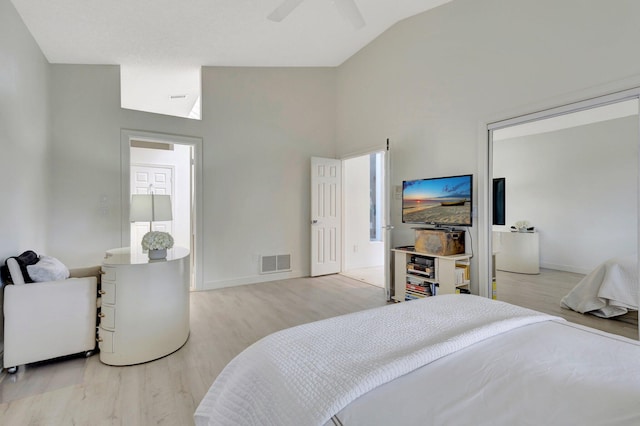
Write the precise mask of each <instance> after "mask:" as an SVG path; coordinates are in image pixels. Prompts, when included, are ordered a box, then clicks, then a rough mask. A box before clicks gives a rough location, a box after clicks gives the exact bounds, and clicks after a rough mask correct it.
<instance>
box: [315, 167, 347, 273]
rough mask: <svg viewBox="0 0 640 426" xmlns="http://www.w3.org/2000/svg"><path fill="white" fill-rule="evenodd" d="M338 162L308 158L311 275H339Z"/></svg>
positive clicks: (339, 193)
mask: <svg viewBox="0 0 640 426" xmlns="http://www.w3.org/2000/svg"><path fill="white" fill-rule="evenodd" d="M341 175H342V161H340V160H335V159H333V158H319V157H312V158H311V276H312V277H317V276H319V275H327V274H336V273H338V272H340V259H341V257H342V254H341V251H340V248H341V247H342V232H341V220H340V219H341V215H342V209H341V207H340V200H341V197H342V183H341V179H342V176H341Z"/></svg>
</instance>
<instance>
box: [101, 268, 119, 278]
mask: <svg viewBox="0 0 640 426" xmlns="http://www.w3.org/2000/svg"><path fill="white" fill-rule="evenodd" d="M105 280H106V281H115V280H116V268H110V267H108V266H103V267H102V281H105Z"/></svg>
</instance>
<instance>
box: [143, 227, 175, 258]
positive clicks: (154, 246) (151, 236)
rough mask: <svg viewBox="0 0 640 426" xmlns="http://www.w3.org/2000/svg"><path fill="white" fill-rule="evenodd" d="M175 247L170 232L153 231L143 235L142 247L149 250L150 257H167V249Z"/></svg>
mask: <svg viewBox="0 0 640 426" xmlns="http://www.w3.org/2000/svg"><path fill="white" fill-rule="evenodd" d="M171 247H173V237H172V236H171V234H169V233H168V232H160V231H151V232H147V233H146V234H145V235H144V237H142V248H143V249H144V250H148V251H149V259H151V260H158V259H164V258H166V257H167V249H170V248H171Z"/></svg>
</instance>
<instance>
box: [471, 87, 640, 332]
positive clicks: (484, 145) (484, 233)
mask: <svg viewBox="0 0 640 426" xmlns="http://www.w3.org/2000/svg"><path fill="white" fill-rule="evenodd" d="M634 98H636V99H640V88H633V89H628V90H622V91H618V92H612V93H609V94H605V95H601V96H593V97H590V98H586V97H585V98H583V100H581V101H573V102H570V101H567V102H565V103H564V104H562V105H561V106H558V107H549V108H537V112H534V113H529V114H526V113H520V114H513V115H511V117H509V118H506V119H503V120H494V121H490V122H489V121H487V122H485V123H483V124H481V125H480V126H481V128H480V133H481V135H482V136H481V137H480V139H479V140H480V150H479V152H480V153H484V155H479V156H478V157H479V167H478V173H479V175H480V178H479V179H478V189H479V191H478V192H479V195H478V205H479V208H478V210H479V213H480V220H479V221H478V222H479V226H478V252H479V255H480V259H479V260H478V270H479V271H478V279H479V282H478V291H479V295H480V296H484V297H489V298H491V295H492V273H491V271H492V267H493V258H492V251H493V246H492V238H491V235H492V234H491V232H492V220H491V218H492V217H493V211H492V200H493V186H492V184H491V178H492V176H493V175H492V173H493V131H494V130H498V129H502V128H506V127H510V126H514V125H518V124H523V123H527V122H532V121H537V120H541V119H546V118H552V117H556V116H560V115H564V114H570V113H572V112H578V111H583V110H588V109H591V108H596V107H598V106H603V105H607V104H612V103H617V102H621V101H625V100H628V99H634ZM639 128H640V120H639ZM638 155H639V157H638V161H639V164H640V150H639V154H638ZM638 183H639V185H640V173H638ZM639 209H640V199H639ZM638 228H639V229H640V216H639V217H638ZM638 258H639V260H640V236H639V238H638ZM639 269H640V262H639ZM639 323H640V320H639Z"/></svg>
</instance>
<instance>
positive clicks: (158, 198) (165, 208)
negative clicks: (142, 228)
mask: <svg viewBox="0 0 640 426" xmlns="http://www.w3.org/2000/svg"><path fill="white" fill-rule="evenodd" d="M172 219H173V215H172V214H171V196H169V195H156V194H134V195H132V196H131V209H130V212H129V220H130V221H131V222H155V221H161V220H172Z"/></svg>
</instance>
